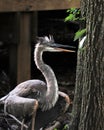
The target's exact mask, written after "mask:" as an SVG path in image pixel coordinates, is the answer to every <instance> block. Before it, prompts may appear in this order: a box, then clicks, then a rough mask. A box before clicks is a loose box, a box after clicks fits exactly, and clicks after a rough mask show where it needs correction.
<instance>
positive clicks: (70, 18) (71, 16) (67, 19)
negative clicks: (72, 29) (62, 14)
mask: <svg viewBox="0 0 104 130" xmlns="http://www.w3.org/2000/svg"><path fill="white" fill-rule="evenodd" d="M74 19H75V15H73V14H70V15H69V16H67V17H66V18H65V22H66V21H73V20H74Z"/></svg>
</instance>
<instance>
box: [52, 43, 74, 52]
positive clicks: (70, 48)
mask: <svg viewBox="0 0 104 130" xmlns="http://www.w3.org/2000/svg"><path fill="white" fill-rule="evenodd" d="M51 47H53V48H54V50H56V51H59V52H75V50H73V49H75V47H74V46H68V45H62V44H57V43H54V44H52V46H51ZM66 48H68V49H66Z"/></svg>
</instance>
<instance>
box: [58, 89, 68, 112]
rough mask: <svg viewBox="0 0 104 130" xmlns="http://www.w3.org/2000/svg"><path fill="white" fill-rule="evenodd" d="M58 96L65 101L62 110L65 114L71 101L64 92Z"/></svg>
mask: <svg viewBox="0 0 104 130" xmlns="http://www.w3.org/2000/svg"><path fill="white" fill-rule="evenodd" d="M59 95H60V96H61V97H63V98H64V99H65V101H66V106H65V110H64V112H66V111H67V109H68V107H69V105H70V104H71V100H70V98H69V96H68V95H67V94H66V93H64V92H61V91H59Z"/></svg>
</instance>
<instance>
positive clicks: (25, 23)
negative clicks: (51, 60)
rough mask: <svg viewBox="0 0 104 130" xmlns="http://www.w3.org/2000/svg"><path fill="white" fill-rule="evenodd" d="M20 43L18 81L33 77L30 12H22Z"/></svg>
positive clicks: (20, 18) (20, 17)
mask: <svg viewBox="0 0 104 130" xmlns="http://www.w3.org/2000/svg"><path fill="white" fill-rule="evenodd" d="M19 21H20V25H19V29H20V31H19V39H20V40H19V43H18V50H17V51H18V52H17V53H18V54H17V83H20V82H23V81H25V80H28V79H30V77H31V74H30V73H31V41H30V14H29V13H20V16H19Z"/></svg>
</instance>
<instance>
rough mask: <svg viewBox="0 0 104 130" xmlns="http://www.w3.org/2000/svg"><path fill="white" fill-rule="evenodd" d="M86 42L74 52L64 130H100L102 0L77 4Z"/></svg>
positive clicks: (103, 128) (103, 122)
mask: <svg viewBox="0 0 104 130" xmlns="http://www.w3.org/2000/svg"><path fill="white" fill-rule="evenodd" d="M81 11H82V15H85V16H86V28H87V39H86V42H85V44H84V47H83V48H82V49H79V50H78V62H77V72H76V86H75V97H74V102H73V109H72V120H71V122H70V124H69V128H68V130H104V0H81Z"/></svg>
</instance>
